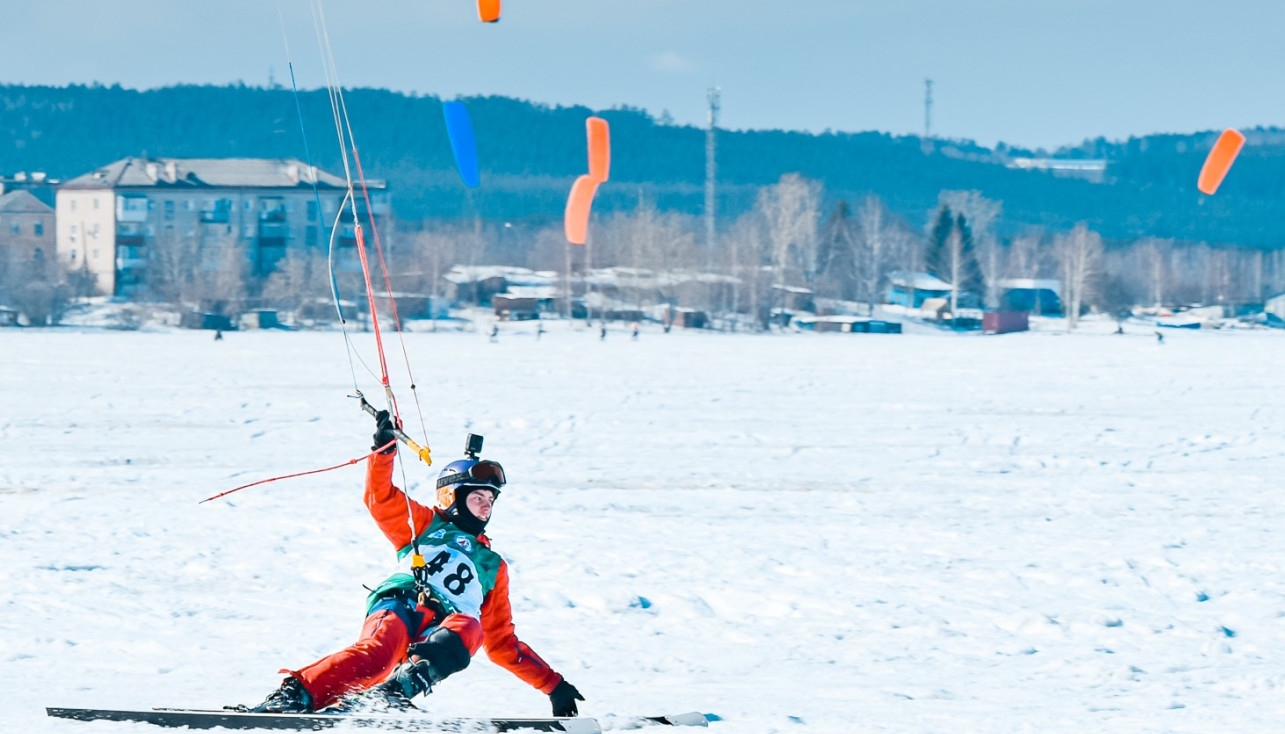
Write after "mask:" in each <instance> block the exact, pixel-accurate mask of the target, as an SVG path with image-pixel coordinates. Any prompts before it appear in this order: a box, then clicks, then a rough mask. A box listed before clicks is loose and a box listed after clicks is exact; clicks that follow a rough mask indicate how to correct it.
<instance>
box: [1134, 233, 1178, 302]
mask: <svg viewBox="0 0 1285 734" xmlns="http://www.w3.org/2000/svg"><path fill="white" fill-rule="evenodd" d="M1138 246H1139V247H1141V249H1142V253H1143V260H1144V264H1145V267H1146V271H1145V273H1146V281H1147V283H1148V285H1149V286H1150V287H1149V288H1148V291H1149V295H1150V296H1151V302H1152V303H1153V304H1154V305H1155V306H1156V307H1157V308H1159V307H1160V306H1162V305H1163V304H1164V302H1165V294H1166V292H1167V290H1168V288H1169V284H1170V281H1171V280H1172V279H1173V272H1172V271H1173V263H1172V261H1173V240H1162V239H1158V238H1155V237H1151V238H1148V239H1145V240H1143V241H1142V242H1140V243H1138Z"/></svg>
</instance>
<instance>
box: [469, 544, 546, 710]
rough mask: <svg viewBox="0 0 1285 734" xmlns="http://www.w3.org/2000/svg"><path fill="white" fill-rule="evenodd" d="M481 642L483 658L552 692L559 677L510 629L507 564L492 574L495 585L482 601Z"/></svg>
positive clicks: (511, 612)
mask: <svg viewBox="0 0 1285 734" xmlns="http://www.w3.org/2000/svg"><path fill="white" fill-rule="evenodd" d="M482 641H483V643H482V644H484V645H486V655H487V657H489V658H491V660H492V661H494V662H495V663H496V664H497V665H500V666H502V667H504V668H507V669H508V670H509V671H510V672H512V673H513V674H514V675H516V676H517V677H519V678H521V679H522V680H524V681H526V682H527V683H528V684H530V685H531V686H533V687H535V688H537V689H539V690H540V691H541V692H542V693H545V694H549V693H552V692H553V689H555V688H557V687H558V684H559V683H561V682H562V676H561V675H558V674H557V673H556V672H554V670H553V668H551V667H549V664H548V663H546V662H544V660H543V659H542V658H541V657H540V656H539V655H536V654H535V651H534V650H532V649H531V648H530V647H529V646H528V645H527V644H526V643H525V642H522V641H521V640H519V639H518V636H517V634H516V633H515V632H514V629H513V608H512V607H511V606H509V566H508V564H507V563H503V562H501V563H500V570H499V572H498V573H497V574H496V575H495V588H494V589H491V593H489V594H487V595H486V601H485V602H483V604H482Z"/></svg>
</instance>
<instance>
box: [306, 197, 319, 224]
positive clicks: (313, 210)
mask: <svg viewBox="0 0 1285 734" xmlns="http://www.w3.org/2000/svg"><path fill="white" fill-rule="evenodd" d="M308 221H309V222H315V221H317V202H315V201H310V202H308Z"/></svg>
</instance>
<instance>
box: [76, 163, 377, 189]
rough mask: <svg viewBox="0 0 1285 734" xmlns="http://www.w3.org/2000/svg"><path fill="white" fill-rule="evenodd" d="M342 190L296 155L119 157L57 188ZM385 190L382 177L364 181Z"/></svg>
mask: <svg viewBox="0 0 1285 734" xmlns="http://www.w3.org/2000/svg"><path fill="white" fill-rule="evenodd" d="M314 178H315V179H316V183H317V186H318V187H319V188H331V189H344V188H347V187H348V183H347V181H346V180H344V179H342V178H340V177H338V176H336V175H334V174H332V173H327V172H326V171H323V170H321V169H319V168H317V167H316V166H312V167H309V166H308V165H307V164H305V163H304V162H303V161H301V160H299V159H297V158H122V159H120V160H118V161H116V162H114V163H109V164H107V165H105V166H103V167H102V168H99V169H98V170H96V171H91V172H89V173H86V174H84V175H83V176H77V177H76V178H73V179H71V180H70V181H68V182H67V183H65V184H63V185H62V186H61V187H59V188H62V189H118V188H168V189H203V188H204V189H208V188H238V189H243V188H259V189H294V188H308V189H310V188H312V184H313V180H314ZM366 185H367V186H368V187H370V188H376V189H382V188H385V184H384V182H383V181H367V182H366Z"/></svg>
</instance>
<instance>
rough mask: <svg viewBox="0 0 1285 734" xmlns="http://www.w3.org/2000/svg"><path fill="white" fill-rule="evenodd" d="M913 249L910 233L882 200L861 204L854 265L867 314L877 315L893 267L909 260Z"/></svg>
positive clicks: (870, 197) (875, 199) (876, 198)
mask: <svg viewBox="0 0 1285 734" xmlns="http://www.w3.org/2000/svg"><path fill="white" fill-rule="evenodd" d="M913 245H914V237H913V235H912V234H911V233H910V229H909V228H908V227H907V226H906V225H905V223H904V222H902V221H900V220H899V219H898V218H897V216H896V215H895V214H893V213H892V212H890V211H889V210H888V207H887V206H886V205H884V203H883V200H882V199H880V198H879V197H878V196H875V195H874V194H871V195H869V196H867V197H866V198H865V199H863V200H862V201H861V205H860V207H859V208H858V209H857V236H856V238H855V246H856V248H857V251H856V257H854V258H853V261H854V263H855V265H856V274H857V279H858V283H859V288H858V290H859V292H860V293H861V296H862V299H863V300H865V302H866V313H867V314H870V315H873V314H874V308H875V303H877V302H878V301H879V300H880V289H879V286H880V285H881V284H882V282H883V278H884V276H885V275H886V274H887V272H888V271H889V270H890V269H891V268H892V266H893V263H895V262H897V261H899V260H902V259H904V258H905V257H906V255H907V251H908V250H910V249H912V248H913Z"/></svg>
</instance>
